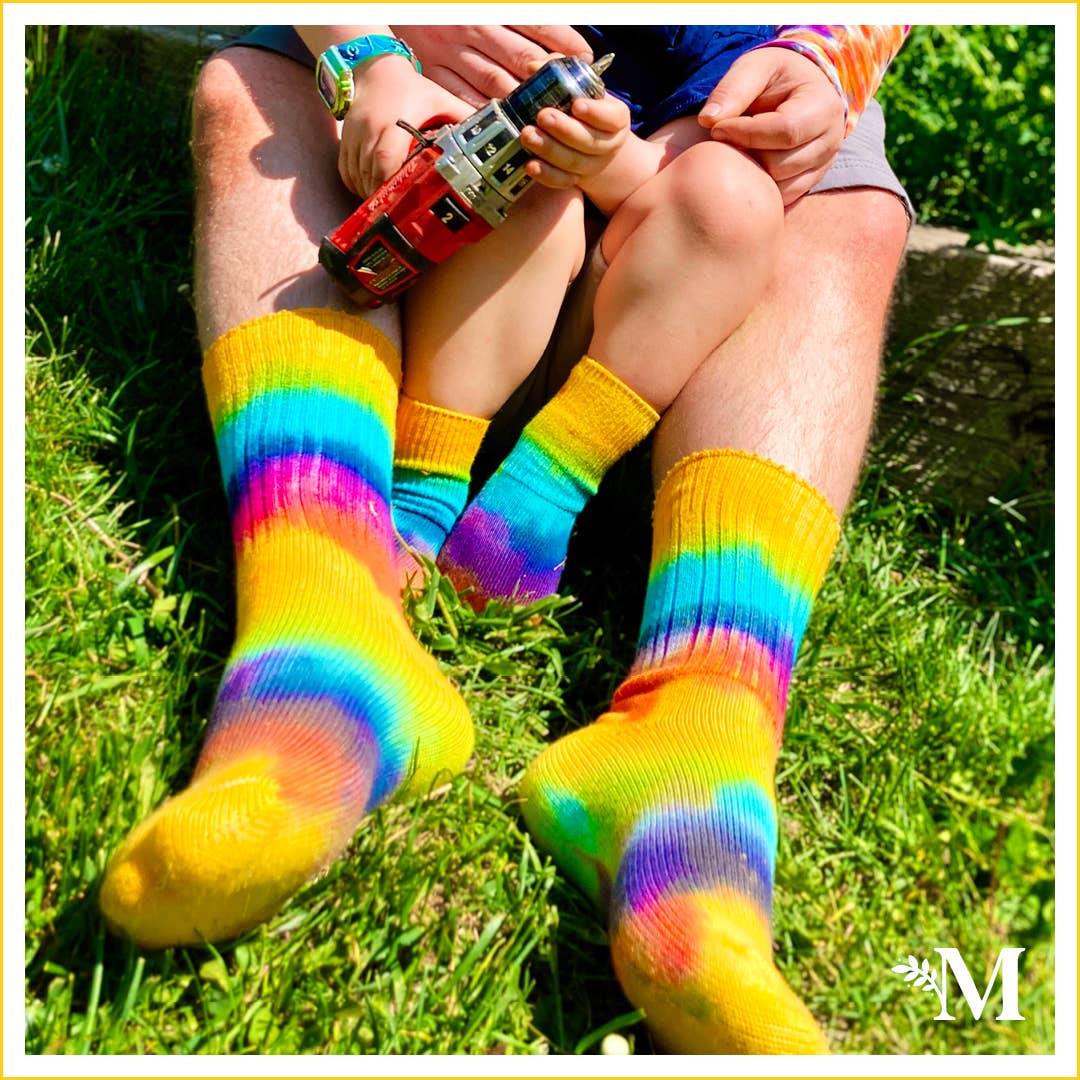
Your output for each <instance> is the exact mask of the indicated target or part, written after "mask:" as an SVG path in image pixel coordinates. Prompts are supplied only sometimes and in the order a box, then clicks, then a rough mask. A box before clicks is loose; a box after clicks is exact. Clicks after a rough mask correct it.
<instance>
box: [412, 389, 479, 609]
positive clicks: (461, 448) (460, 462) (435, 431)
mask: <svg viewBox="0 0 1080 1080" xmlns="http://www.w3.org/2000/svg"><path fill="white" fill-rule="evenodd" d="M487 427H488V421H487V420H485V419H483V418H481V417H477V416H466V415H465V414H464V413H456V412H452V411H451V410H449V409H443V408H440V407H439V406H437V405H427V404H425V403H424V402H421V401H414V400H413V399H412V398H410V397H407V396H405V395H404V394H402V395H401V399H400V401H399V402H398V410H397V436H396V438H395V441H394V485H393V497H392V500H391V501H392V505H393V514H394V529H395V531H396V533H397V551H398V569H399V571H400V574H401V579H402V581H401V583H402V587H403V588H406V587H408V586H409V583H410V582H414V581H416V579H417V576H418V575H419V573H420V563H419V562H418V561H417V559H416V557H415V555H414V552H418V553H419V554H421V555H423V556H425V557H426V558H428V559H431V560H432V562H434V561H435V558H436V556H437V555H438V554H439V552H440V551H441V550H442V546H443V544H444V542H445V541H446V537H447V534H448V533H449V532H450V530H451V528H453V525H454V522H455V521H457V519H458V517H459V516H460V514H461V511H462V510H464V509H465V503H466V501H467V500H468V497H469V478H470V476H471V474H472V464H473V461H474V459H475V458H476V454H477V451H478V450H479V449H480V443H481V442H482V441H483V438H484V433H485V432H486V431H487Z"/></svg>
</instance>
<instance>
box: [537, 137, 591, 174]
mask: <svg viewBox="0 0 1080 1080" xmlns="http://www.w3.org/2000/svg"><path fill="white" fill-rule="evenodd" d="M521 145H522V146H524V147H525V149H526V150H528V151H529V153H530V154H532V155H533V157H536V158H539V159H540V160H541V161H542V162H544V163H546V164H548V165H551V166H553V167H554V168H556V169H559V170H561V171H562V172H566V173H572V174H574V175H575V176H579V177H580V176H584V175H587V174H589V173H591V172H592V171H593V170H594V169H595V162H596V155H594V154H589V153H582V152H581V151H580V150H575V149H574V148H573V147H571V146H567V145H566V144H565V143H564V142H562V141H560V140H559V139H553V138H552V137H551V136H550V135H547V134H545V133H544V132H543V131H540V130H539V129H538V128H535V127H527V128H525V129H524V130H523V131H522V132H521Z"/></svg>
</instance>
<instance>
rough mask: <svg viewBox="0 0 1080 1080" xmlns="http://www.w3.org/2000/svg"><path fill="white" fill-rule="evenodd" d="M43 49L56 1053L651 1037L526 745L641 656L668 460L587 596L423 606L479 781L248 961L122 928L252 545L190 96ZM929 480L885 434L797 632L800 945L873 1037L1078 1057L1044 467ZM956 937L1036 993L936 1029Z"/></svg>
mask: <svg viewBox="0 0 1080 1080" xmlns="http://www.w3.org/2000/svg"><path fill="white" fill-rule="evenodd" d="M48 41H49V43H50V45H51V46H52V48H54V49H56V48H57V46H58V42H57V34H56V32H55V31H53V32H51V34H50V35H49V36H48ZM44 46H45V38H44V36H42V37H35V38H34V39H33V40H32V41H31V49H30V51H29V52H28V56H29V57H30V60H31V63H30V65H29V67H28V86H29V89H30V92H29V96H28V99H27V117H28V147H27V150H28V153H27V159H28V165H27V202H28V209H27V214H28V218H29V220H28V224H27V230H26V263H27V300H28V305H29V306H28V311H27V320H26V356H27V367H26V513H27V517H26V522H27V524H26V627H27V641H26V650H27V657H26V703H27V710H26V845H27V866H26V943H27V944H26V977H25V995H26V1050H27V1051H28V1052H30V1053H94V1054H102V1053H170V1054H172V1053H365V1052H382V1053H403V1052H408V1053H424V1054H428V1053H464V1052H467V1053H476V1054H510V1053H574V1052H578V1051H584V1052H592V1051H595V1049H596V1045H597V1043H598V1039H599V1037H600V1036H601V1035H602V1034H603V1032H604V1031H605V1030H610V1029H618V1030H622V1031H623V1032H624V1033H625V1034H626V1035H627V1036H628V1037H629V1038H630V1039H631V1041H632V1042H633V1044H634V1047H635V1049H636V1050H637V1051H638V1052H646V1051H647V1050H648V1049H649V1042H648V1036H647V1034H646V1033H645V1032H644V1029H643V1027H642V1026H641V1025H640V1024H639V1023H638V1022H637V1017H636V1015H635V1014H634V1012H633V1010H632V1008H631V1007H630V1005H629V1004H628V1003H627V1002H626V1001H625V999H624V998H623V997H622V996H621V994H620V993H619V990H618V987H617V984H616V983H615V980H614V978H613V976H612V975H611V972H610V967H609V962H608V958H607V952H606V945H605V937H604V929H603V926H602V924H601V922H600V920H599V918H598V917H597V915H596V914H595V913H594V912H593V911H592V910H591V909H590V908H589V906H588V905H587V904H586V902H585V901H584V900H583V899H582V898H581V897H580V896H579V895H578V894H577V893H576V892H575V891H574V890H573V889H572V888H571V887H570V886H569V885H568V884H567V883H566V882H565V881H564V880H563V879H562V878H561V876H560V875H559V874H558V873H557V872H556V871H555V869H554V868H553V867H552V865H551V864H550V863H549V862H548V861H547V859H546V858H545V857H543V856H542V855H540V854H538V853H537V851H536V849H535V848H534V847H533V845H532V842H531V841H530V839H529V837H528V835H527V834H526V833H525V831H524V830H523V827H522V823H521V820H520V817H519V815H518V810H517V806H516V803H515V790H516V782H517V780H518V779H519V777H520V775H521V772H522V770H523V768H524V767H525V765H526V763H527V762H528V761H529V760H530V759H531V758H532V757H533V756H534V755H535V754H536V753H537V752H538V751H539V750H540V749H541V748H542V747H543V746H544V745H545V744H546V743H547V742H548V741H549V740H550V738H552V737H554V736H555V735H557V734H558V733H560V732H563V731H566V730H570V729H572V728H573V727H575V726H577V725H579V724H581V723H584V722H587V721H588V720H589V719H590V718H591V717H593V716H595V715H596V713H598V712H599V711H600V710H601V709H602V708H603V707H604V705H605V704H606V701H607V699H608V698H609V697H610V694H611V692H612V690H613V689H614V687H615V685H616V684H617V683H618V681H619V679H620V677H621V675H622V673H623V672H624V671H625V669H626V666H627V664H628V663H629V661H630V659H631V656H632V652H633V643H634V637H635V634H636V629H637V627H636V621H637V617H638V613H639V611H640V601H641V597H642V595H643V590H644V575H645V568H646V563H647V557H648V507H647V506H645V505H643V501H642V500H641V499H640V498H638V499H637V500H634V499H631V498H629V496H630V495H631V494H632V493H633V492H635V491H641V490H643V487H642V485H643V484H644V483H645V478H644V473H643V459H642V457H641V456H640V455H637V456H635V457H633V458H632V459H631V460H630V461H628V462H626V463H625V465H624V466H623V467H621V468H620V469H619V470H617V471H616V472H615V473H614V474H613V475H612V476H611V477H609V479H608V481H607V482H605V486H604V489H603V490H602V492H601V494H600V496H598V498H597V500H595V501H594V503H593V504H592V505H591V506H590V507H589V508H588V510H587V512H586V514H585V515H584V516H583V519H582V522H581V528H580V530H579V534H578V536H577V537H576V539H575V543H574V547H573V550H572V565H571V570H570V572H569V574H568V579H567V587H568V589H569V590H570V591H571V592H573V593H574V594H575V595H576V596H577V597H578V600H577V601H573V600H563V601H552V602H547V603H544V604H541V605H539V606H537V607H536V608H533V609H530V610H527V611H524V612H507V611H492V612H489V613H487V614H485V615H476V614H474V613H473V612H472V611H471V610H469V609H468V608H465V607H462V606H461V605H460V604H459V603H458V601H457V599H456V597H455V596H454V595H453V593H452V592H451V591H450V590H448V589H447V587H446V585H445V583H439V582H433V583H432V586H431V589H430V591H429V593H428V594H427V595H426V596H424V597H422V598H421V599H420V600H419V601H417V602H416V603H415V604H414V605H413V606H412V608H411V610H410V615H411V618H412V620H413V623H414V626H415V627H416V630H417V633H418V634H419V635H420V637H421V638H422V640H424V642H425V643H426V644H427V645H428V646H429V647H430V648H431V649H432V651H433V652H434V653H435V654H436V656H437V657H438V658H439V659H440V661H441V662H442V664H443V665H444V667H445V669H446V671H447V672H448V674H450V676H451V677H452V678H453V679H454V680H455V681H456V682H457V683H458V684H459V686H461V688H462V690H463V692H464V694H465V695H466V697H467V699H468V701H469V703H470V706H471V707H472V709H473V711H474V713H475V716H476V719H477V723H478V727H479V738H478V745H477V752H476V755H475V758H474V760H473V762H472V763H471V764H470V767H469V769H468V771H467V772H466V774H465V775H464V776H462V777H459V778H458V779H457V780H455V781H454V782H453V783H452V784H451V785H449V787H448V788H446V789H445V790H441V791H438V792H436V793H435V794H434V795H433V796H432V797H431V798H429V799H427V800H424V801H422V802H420V803H415V804H412V805H408V806H391V807H387V808H385V809H382V810H380V811H379V812H377V813H375V814H374V815H372V817H371V818H370V819H369V820H368V821H367V822H366V823H365V825H364V826H363V827H362V828H361V830H360V831H359V833H358V834H357V836H356V839H355V840H354V842H353V844H352V846H351V847H350V849H349V852H348V854H347V857H346V858H344V859H342V860H341V861H340V862H338V863H337V864H336V865H335V866H334V867H333V868H331V870H330V871H329V872H328V873H327V874H326V875H325V876H324V877H323V878H321V879H320V880H319V881H317V882H315V883H313V884H311V885H310V886H308V887H307V888H306V889H304V890H303V891H302V892H301V893H300V894H299V895H298V896H297V897H296V898H295V899H294V900H293V901H292V902H291V903H290V904H289V905H288V907H287V908H286V909H285V910H284V911H283V912H282V913H281V914H280V915H279V916H278V917H276V918H275V919H273V920H271V921H270V922H269V923H268V924H267V925H266V926H264V927H261V928H260V929H258V930H256V931H254V932H252V933H250V934H248V935H246V936H245V937H244V938H243V939H242V940H241V941H239V942H236V943H230V944H229V945H228V946H226V947H222V948H221V950H220V951H216V950H213V949H209V948H205V949H204V948H187V949H173V950H166V951H165V952H161V953H144V952H141V951H140V950H138V949H136V948H134V947H133V946H130V945H128V944H125V943H123V942H121V941H118V940H117V939H115V938H112V937H110V936H108V935H107V934H106V933H105V931H104V928H103V927H102V925H101V922H100V919H99V917H98V915H97V912H96V905H95V896H96V890H97V888H98V885H99V883H100V878H101V873H102V870H103V868H104V865H105V860H106V858H107V856H108V854H109V853H110V851H112V850H113V849H114V848H115V846H116V845H117V844H118V843H119V841H120V840H121V839H122V837H123V836H124V835H125V833H126V831H127V830H128V829H129V828H130V827H131V825H133V824H134V823H135V822H136V821H137V820H138V819H139V818H141V817H142V816H143V814H145V813H146V811H147V810H149V809H150V808H151V807H152V806H153V805H155V804H156V803H157V802H159V801H160V800H161V799H162V798H163V797H164V796H165V795H166V794H167V793H169V792H171V791H174V790H176V789H178V788H179V787H180V786H182V785H183V784H184V782H185V781H186V778H187V776H188V775H189V774H190V771H191V769H192V767H193V765H194V761H195V757H196V755H197V752H198V747H199V744H200V740H201V737H202V733H203V730H204V727H205V722H206V717H207V715H208V713H209V710H210V706H211V704H212V700H213V694H214V690H215V687H216V683H217V680H218V678H219V676H220V673H221V670H222V665H223V662H224V657H225V655H226V653H227V651H228V647H229V642H230V634H231V623H232V617H233V602H232V597H231V590H232V568H231V565H230V555H229V552H230V542H229V536H228V530H227V525H226V521H225V512H224V498H223V495H222V493H221V490H220V481H219V478H218V474H217V465H216V461H215V457H214V448H213V443H212V439H211V436H210V431H209V426H208V424H207V421H206V419H205V416H204V410H203V405H202V400H201V389H200V386H199V379H198V363H199V357H198V350H197V346H196V343H195V338H194V326H193V320H192V315H191V311H190V306H189V304H188V301H187V292H188V290H187V284H188V282H189V281H190V276H189V275H190V271H189V242H188V236H189V231H190V224H189V220H190V218H189V215H190V207H189V199H190V191H189V179H188V176H187V166H186V161H185V155H186V138H187V136H186V132H185V127H184V119H183V115H182V111H181V110H178V109H177V108H176V107H175V105H176V103H175V102H174V101H166V100H165V99H164V91H163V92H162V93H163V98H162V100H161V101H160V102H154V101H153V99H152V97H151V100H150V102H149V103H148V105H149V107H148V108H147V109H146V110H143V111H140V112H133V111H131V110H130V109H128V108H127V103H128V101H129V99H130V93H131V91H130V87H129V85H128V77H127V76H126V75H125V74H124V72H123V71H122V70H118V69H117V66H116V64H115V62H113V64H112V65H111V66H110V67H108V68H107V69H106V68H105V67H103V65H102V64H101V63H100V62H99V61H97V60H95V59H94V57H93V55H92V54H91V53H90V52H88V51H85V50H76V49H73V48H72V47H71V43H70V42H68V43H64V42H62V41H61V42H60V43H59V51H58V54H57V56H56V57H55V58H50V57H48V56H47V55H46V49H45V47H44ZM152 93H153V91H151V94H152ZM86 102H92V103H93V107H92V108H88V107H86V105H85V104H84V103H86ZM157 106H160V107H157ZM899 479H900V478H899V477H897V476H896V475H895V474H894V470H893V469H892V468H891V467H890V464H889V462H888V460H887V458H879V457H875V458H874V459H873V460H872V461H871V464H870V467H869V469H868V471H867V475H866V478H865V481H864V483H863V485H862V487H861V489H860V491H859V493H858V496H857V498H856V500H855V503H854V505H853V507H852V510H851V513H850V515H849V518H848V521H847V523H846V527H845V530H844V535H843V539H842V542H841V545H840V549H839V551H838V553H837V557H836V559H835V561H834V564H833V567H832V569H831V571H830V574H829V576H828V578H827V581H826V584H825V587H824V590H823V592H822V595H821V598H820V601H819V603H818V605H817V608H816V610H815V613H814V617H813V619H812V622H811V626H810V629H809V632H808V634H807V638H806V641H805V643H804V647H803V650H802V653H801V656H800V661H799V665H798V670H797V674H796V680H795V685H794V689H793V694H792V702H791V709H790V713H789V717H788V736H787V741H786V745H785V750H784V753H783V756H782V759H781V768H780V776H779V791H780V798H781V801H782V805H783V834H782V837H781V852H780V859H779V880H778V883H777V912H776V942H777V962H778V963H779V964H780V966H781V967H782V969H783V971H784V972H785V974H786V975H787V976H788V978H789V979H790V980H791V982H792V983H793V985H794V986H795V987H796V989H797V990H798V991H799V993H800V994H802V995H803V996H804V998H805V999H806V1001H807V1003H808V1004H809V1005H810V1007H811V1009H813V1011H814V1012H815V1014H816V1015H818V1016H819V1017H820V1018H821V1020H822V1021H823V1023H824V1024H825V1026H826V1027H827V1029H828V1030H829V1031H830V1033H831V1034H832V1036H833V1038H834V1042H835V1045H836V1047H837V1048H838V1049H839V1050H841V1051H843V1052H847V1053H887V1054H895V1053H919V1054H921V1053H926V1052H962V1053H1011V1052H1021V1051H1023V1052H1040V1053H1046V1052H1049V1051H1051V1050H1052V1049H1053V1045H1054V1031H1053V1002H1054V969H1053V936H1052V935H1053V873H1054V869H1053V855H1054V849H1053V829H1054V799H1053V775H1054V774H1053V766H1054V742H1053V732H1054V727H1053V707H1052V691H1053V640H1054V639H1053V580H1052V574H1051V571H1052V557H1051V556H1052V548H1051V543H1052V542H1051V539H1050V538H1051V535H1052V533H1051V514H1050V512H1049V511H1050V507H1049V505H1048V502H1047V497H1046V496H1045V495H1043V494H1041V493H1038V492H1027V493H1025V494H1022V495H1020V496H1018V497H1017V498H1015V499H1008V498H1004V497H1003V499H1002V500H999V501H998V502H990V503H988V504H987V505H986V506H985V507H984V508H983V509H982V510H981V511H980V512H978V513H972V512H970V511H960V510H952V509H949V508H948V507H947V506H944V505H942V504H941V503H930V502H928V501H926V500H924V499H922V498H920V497H918V496H915V495H913V494H911V493H910V492H908V491H906V490H904V489H903V488H902V487H901V486H900V485H899ZM935 945H938V946H941V945H953V946H955V947H957V948H959V949H960V950H961V952H962V953H963V954H964V956H965V958H966V959H967V962H968V964H969V966H970V967H971V969H972V972H973V974H974V975H975V977H976V979H977V980H978V981H979V982H980V983H981V982H982V981H983V979H984V978H985V976H986V975H987V974H988V973H989V968H990V966H991V965H992V963H993V960H994V958H995V956H996V955H997V952H998V950H999V949H1001V948H1002V947H1004V946H1006V945H1018V946H1023V947H1025V948H1026V949H1027V952H1026V953H1025V954H1024V957H1023V962H1022V969H1021V971H1022V986H1021V1007H1022V1008H1021V1011H1022V1012H1023V1013H1024V1015H1025V1016H1026V1017H1027V1019H1026V1021H1025V1022H1023V1023H1014V1024H1009V1023H996V1022H994V1021H993V1020H992V1019H990V1020H987V1019H984V1020H983V1021H981V1022H979V1023H975V1022H974V1021H973V1020H972V1019H971V1018H970V1017H969V1016H967V1014H966V1011H965V1012H963V1013H961V1014H959V1015H960V1016H961V1018H960V1019H959V1020H958V1021H957V1022H956V1023H953V1024H948V1023H934V1021H933V1020H932V1017H933V1014H934V1012H935V1009H934V1008H933V1007H932V1006H931V1005H929V1004H928V1002H927V999H926V997H925V996H923V995H921V994H919V993H918V992H916V991H912V990H911V989H910V988H909V987H908V986H906V985H905V984H904V983H903V981H902V980H901V979H900V978H898V977H897V976H895V975H893V974H892V973H891V972H890V968H891V966H892V965H893V964H895V963H897V961H898V959H900V958H902V957H904V956H906V955H907V954H908V953H909V952H910V953H915V954H917V955H918V956H919V957H920V958H921V957H923V956H932V955H933V954H932V952H931V950H932V948H933V947H934V946H935ZM984 965H985V967H984ZM954 1011H956V1010H954Z"/></svg>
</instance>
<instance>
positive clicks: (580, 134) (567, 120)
mask: <svg viewBox="0 0 1080 1080" xmlns="http://www.w3.org/2000/svg"><path fill="white" fill-rule="evenodd" d="M536 126H537V127H538V128H539V129H540V130H541V131H543V132H544V133H545V134H546V135H549V136H551V138H553V139H556V140H557V141H559V142H561V143H562V144H563V145H565V146H568V147H570V148H571V149H572V150H577V151H579V152H580V153H582V154H605V153H608V152H609V151H610V150H612V149H614V148H616V147H617V146H618V145H619V142H620V141H621V140H622V137H623V131H622V130H619V131H603V130H600V129H598V128H594V127H591V126H590V125H588V124H584V123H582V122H581V121H580V120H579V119H577V117H574V116H567V115H566V113H563V112H559V110H558V109H541V110H540V113H539V115H538V116H537V118H536Z"/></svg>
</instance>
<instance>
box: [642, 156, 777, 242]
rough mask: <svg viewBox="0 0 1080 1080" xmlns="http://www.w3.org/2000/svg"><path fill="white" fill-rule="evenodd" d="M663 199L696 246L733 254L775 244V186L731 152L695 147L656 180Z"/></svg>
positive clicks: (756, 167) (754, 165)
mask: <svg viewBox="0 0 1080 1080" xmlns="http://www.w3.org/2000/svg"><path fill="white" fill-rule="evenodd" d="M661 177H663V178H666V180H667V182H668V192H667V198H668V200H669V201H670V203H671V205H672V206H673V207H674V208H676V210H677V212H678V216H679V219H680V220H681V221H682V222H683V227H684V229H686V230H688V231H689V230H692V231H693V233H694V234H696V235H697V236H699V237H700V238H701V242H703V243H705V244H708V245H711V246H713V247H716V248H720V249H722V250H724V251H730V250H731V249H732V248H748V247H755V246H757V247H759V248H767V247H768V248H771V247H774V246H775V245H776V244H777V243H778V241H779V238H780V233H781V230H782V229H783V224H784V205H783V200H782V199H781V197H780V192H779V190H778V188H777V186H776V183H775V182H774V181H773V180H772V178H771V177H770V176H769V175H768V173H766V172H765V170H764V169H762V168H761V166H759V165H758V164H757V163H756V162H755V161H752V160H751V159H750V158H749V157H747V156H746V155H745V154H743V153H741V152H740V151H738V150H735V149H734V148H733V147H730V146H725V145H723V144H720V143H699V144H697V145H696V146H692V147H690V148H689V149H688V150H687V151H686V152H685V153H683V154H680V155H679V157H678V158H677V159H676V160H675V161H674V162H672V163H671V165H670V166H668V168H667V169H666V170H665V171H664V173H662V174H661Z"/></svg>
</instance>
